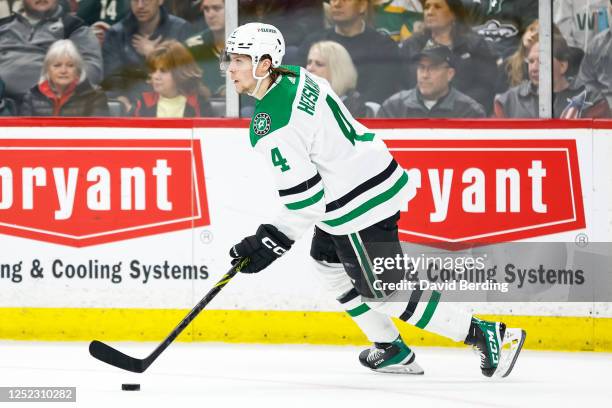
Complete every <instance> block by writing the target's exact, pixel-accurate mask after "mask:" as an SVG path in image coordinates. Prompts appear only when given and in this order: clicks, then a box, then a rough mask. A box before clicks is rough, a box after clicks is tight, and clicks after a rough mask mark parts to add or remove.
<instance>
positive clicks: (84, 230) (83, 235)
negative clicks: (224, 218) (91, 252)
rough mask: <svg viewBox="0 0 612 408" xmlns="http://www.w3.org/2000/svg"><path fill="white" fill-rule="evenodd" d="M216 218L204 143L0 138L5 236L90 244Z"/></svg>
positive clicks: (0, 217)
mask: <svg viewBox="0 0 612 408" xmlns="http://www.w3.org/2000/svg"><path fill="white" fill-rule="evenodd" d="M209 223H210V218H209V213H208V204H207V201H206V186H205V184H204V168H203V163H202V155H201V149H200V142H199V141H197V140H57V139H55V140H0V233H3V234H9V235H16V236H20V237H25V238H31V239H37V240H41V241H47V242H54V243H58V244H64V245H70V246H74V247H83V246H88V245H95V244H101V243H105V242H112V241H119V240H123V239H128V238H135V237H141V236H146V235H152V234H158V233H161V232H168V231H177V230H182V229H188V228H192V227H194V226H204V225H208V224H209Z"/></svg>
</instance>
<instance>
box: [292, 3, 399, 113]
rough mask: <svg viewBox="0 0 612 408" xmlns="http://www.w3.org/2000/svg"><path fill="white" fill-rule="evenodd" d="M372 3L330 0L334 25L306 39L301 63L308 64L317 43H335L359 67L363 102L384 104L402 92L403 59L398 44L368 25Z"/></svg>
mask: <svg viewBox="0 0 612 408" xmlns="http://www.w3.org/2000/svg"><path fill="white" fill-rule="evenodd" d="M371 1H372V0H353V1H344V0H331V1H330V15H331V19H332V22H333V23H334V26H333V27H331V28H329V29H326V30H322V31H314V32H313V33H312V34H311V35H310V36H308V37H306V39H305V40H304V42H303V43H302V45H301V46H300V51H299V64H300V65H302V66H305V65H306V58H307V56H308V51H309V50H310V47H311V46H312V44H314V43H315V42H318V41H323V40H329V41H335V42H337V43H339V44H341V45H342V46H343V47H344V48H346V50H347V51H348V52H349V55H350V56H351V59H352V60H353V63H354V64H355V68H357V74H358V77H359V80H358V82H357V91H358V92H359V93H360V94H361V95H362V96H363V98H364V100H366V101H373V102H378V103H381V102H382V101H384V100H385V99H387V98H388V97H389V96H391V95H392V94H394V93H395V92H397V91H398V90H399V89H401V88H400V87H399V86H398V83H399V81H398V77H399V75H400V59H399V51H398V48H397V44H396V43H395V42H394V41H393V40H392V39H391V38H390V37H389V36H387V35H385V34H382V33H379V32H378V31H376V30H375V29H374V28H372V27H370V26H368V24H367V23H366V22H367V19H368V10H369V8H370V6H371Z"/></svg>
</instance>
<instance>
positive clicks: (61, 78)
mask: <svg viewBox="0 0 612 408" xmlns="http://www.w3.org/2000/svg"><path fill="white" fill-rule="evenodd" d="M20 114H21V115H22V116H77V117H78V116H108V115H109V113H108V101H107V100H106V95H105V94H104V92H103V91H102V90H101V89H99V88H97V87H94V86H93V85H92V84H91V83H90V82H89V81H88V80H87V74H86V72H85V70H84V69H83V58H82V57H81V55H80V54H79V51H78V50H77V48H76V47H75V45H74V43H73V42H72V41H70V40H59V41H56V42H55V43H53V45H52V46H51V48H49V51H48V52H47V55H46V56H45V60H44V62H43V69H42V73H41V76H40V81H39V83H38V84H37V85H35V86H34V87H32V89H30V91H29V92H28V93H27V94H26V95H25V96H24V97H23V103H22V104H21V109H20Z"/></svg>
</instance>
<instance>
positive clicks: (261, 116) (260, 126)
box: [253, 113, 272, 136]
mask: <svg viewBox="0 0 612 408" xmlns="http://www.w3.org/2000/svg"><path fill="white" fill-rule="evenodd" d="M271 124H272V119H270V115H268V114H267V113H258V114H257V115H255V117H254V118H253V132H255V134H256V135H257V136H265V135H267V134H268V132H269V131H270V125H271Z"/></svg>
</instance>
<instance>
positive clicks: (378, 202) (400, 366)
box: [222, 23, 525, 376]
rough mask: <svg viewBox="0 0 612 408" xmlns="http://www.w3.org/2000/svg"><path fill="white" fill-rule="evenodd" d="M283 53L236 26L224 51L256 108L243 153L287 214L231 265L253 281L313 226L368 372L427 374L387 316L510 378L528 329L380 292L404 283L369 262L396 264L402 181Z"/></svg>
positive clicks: (264, 37) (260, 32)
mask: <svg viewBox="0 0 612 408" xmlns="http://www.w3.org/2000/svg"><path fill="white" fill-rule="evenodd" d="M284 53H285V43H284V40H283V36H282V34H281V33H280V31H279V30H278V29H277V28H276V27H274V26H271V25H268V24H261V23H249V24H245V25H242V26H240V27H238V28H237V29H236V30H234V31H233V32H232V33H231V35H230V36H229V37H228V39H227V41H226V49H225V52H224V56H223V65H224V66H222V69H224V70H226V71H227V75H228V76H229V77H230V78H231V81H232V82H233V84H234V87H235V89H236V91H237V92H238V93H240V94H248V95H250V96H252V97H254V98H255V99H256V100H257V101H256V106H255V112H254V114H253V117H252V120H251V125H250V143H251V146H252V147H253V148H254V149H255V150H256V151H258V152H259V153H261V154H263V155H264V157H265V158H266V159H267V161H268V163H269V164H270V166H271V169H272V171H273V174H274V178H275V181H276V188H277V190H278V194H279V198H280V200H281V202H282V203H283V204H284V206H283V210H282V212H281V213H280V214H279V215H278V216H277V217H276V218H275V220H274V221H273V222H272V223H271V224H262V225H261V226H260V227H259V228H258V229H257V231H256V233H255V235H252V236H249V237H246V238H244V239H243V240H242V241H240V242H239V243H238V244H236V245H234V246H233V247H232V248H231V250H230V255H231V256H232V258H234V261H237V260H238V259H239V258H243V257H248V258H249V259H250V262H249V264H248V265H247V266H246V267H245V268H244V269H243V270H242V272H246V273H256V272H259V271H261V270H263V269H264V268H266V267H267V266H268V265H270V264H271V263H272V262H273V261H275V260H276V259H278V258H279V257H280V256H282V255H283V254H285V252H287V251H288V250H289V249H290V248H291V246H292V245H293V243H294V242H295V240H297V239H299V238H300V237H301V236H302V235H303V234H304V232H305V231H306V230H308V229H309V228H310V227H312V226H313V224H314V226H315V233H314V237H313V240H312V246H311V252H310V255H311V257H312V259H313V261H314V265H315V268H316V269H317V270H318V271H319V272H320V273H321V274H322V275H323V276H324V277H325V280H326V281H327V282H328V284H329V287H330V288H331V289H333V290H335V291H336V292H337V293H338V295H339V296H338V300H339V301H340V303H341V304H342V305H343V307H344V308H345V310H346V311H347V312H348V314H349V315H350V316H351V317H352V318H353V319H354V320H355V322H356V323H357V324H358V325H359V326H360V328H361V329H362V330H363V331H364V332H365V333H366V334H367V335H368V338H369V339H370V340H373V341H374V345H373V346H372V347H371V348H370V349H369V350H364V351H363V352H362V353H361V354H360V356H359V360H360V362H361V363H362V364H363V365H364V366H366V367H369V368H371V369H373V370H375V371H386V372H405V373H406V372H407V373H418V372H419V371H420V372H422V369H420V367H419V366H418V365H417V364H416V362H415V355H414V353H413V352H412V350H410V348H409V347H408V346H407V345H406V344H404V342H403V341H402V339H401V337H400V336H399V334H398V332H397V329H396V328H395V327H394V326H393V323H392V322H391V320H390V319H389V317H388V316H391V317H398V318H399V319H400V320H403V321H406V322H408V323H411V324H413V325H415V326H417V327H419V328H422V329H426V330H428V331H431V332H434V333H437V334H440V335H442V336H445V337H448V338H451V339H453V340H455V341H463V342H465V343H466V344H468V345H471V346H473V347H475V348H476V349H477V350H478V352H479V353H480V356H481V364H480V367H481V370H482V373H483V374H484V375H486V376H492V375H493V374H496V375H499V376H506V375H508V374H509V373H510V370H512V367H513V366H514V363H515V361H516V358H517V357H518V354H519V352H520V350H521V347H522V345H523V342H524V340H525V332H524V331H523V330H520V329H507V328H506V326H505V325H504V323H501V322H488V321H484V320H480V319H477V318H475V317H472V316H471V314H469V313H467V312H465V311H463V310H461V309H460V308H457V307H456V306H455V305H453V304H451V303H449V302H440V294H439V293H438V292H435V291H431V292H428V291H421V290H414V291H412V292H410V293H406V292H405V291H394V290H386V289H385V288H384V287H383V288H382V289H381V287H380V285H377V284H376V283H375V282H376V281H377V280H378V281H380V282H384V283H394V282H399V281H401V280H402V279H404V278H405V275H406V271H405V270H403V269H399V267H398V268H390V269H385V270H384V271H382V273H380V274H375V273H373V269H372V259H374V258H379V257H384V258H387V257H391V258H393V257H395V255H397V254H402V248H401V246H400V243H399V238H398V227H397V221H398V219H399V210H400V208H401V207H402V206H403V204H405V203H406V202H407V197H406V196H407V192H408V189H407V182H408V176H407V173H406V172H405V171H404V170H403V169H402V168H401V167H400V166H399V165H398V163H397V162H396V161H395V160H394V159H393V157H392V156H391V154H390V153H389V151H388V150H387V148H386V146H385V144H384V142H383V141H382V140H380V139H378V138H376V137H375V134H374V133H372V132H371V131H370V130H369V129H367V128H366V127H364V126H363V125H361V124H360V123H359V122H357V121H356V120H355V119H354V118H353V117H352V116H351V115H350V113H349V112H348V110H347V109H346V107H345V106H344V105H343V104H342V102H341V101H340V99H339V98H338V96H337V95H335V94H334V92H333V90H332V89H331V87H330V86H329V84H328V83H327V82H326V81H325V80H323V79H321V78H319V77H316V76H314V75H312V74H309V73H308V72H307V71H306V70H305V69H303V68H300V67H294V66H281V62H282V58H283V55H284ZM506 344H507V345H509V347H507V348H502V347H503V345H506Z"/></svg>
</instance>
